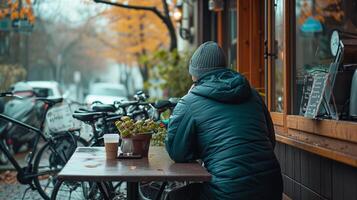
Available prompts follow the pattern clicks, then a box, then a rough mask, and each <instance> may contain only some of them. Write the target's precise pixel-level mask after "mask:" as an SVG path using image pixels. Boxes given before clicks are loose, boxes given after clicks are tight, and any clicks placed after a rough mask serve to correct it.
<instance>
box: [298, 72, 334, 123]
mask: <svg viewBox="0 0 357 200" xmlns="http://www.w3.org/2000/svg"><path fill="white" fill-rule="evenodd" d="M328 76H329V75H328V74H327V73H319V74H316V75H315V76H314V83H313V84H312V88H311V93H310V97H309V101H308V103H307V108H306V112H305V115H304V116H305V117H307V118H312V119H315V118H316V117H317V115H318V113H319V110H320V106H321V103H322V100H323V97H324V94H325V89H326V83H327V80H328Z"/></svg>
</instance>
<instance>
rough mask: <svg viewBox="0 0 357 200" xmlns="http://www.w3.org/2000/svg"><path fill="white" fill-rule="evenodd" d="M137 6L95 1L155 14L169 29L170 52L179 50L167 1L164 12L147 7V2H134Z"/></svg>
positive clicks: (163, 1) (163, 0)
mask: <svg viewBox="0 0 357 200" xmlns="http://www.w3.org/2000/svg"><path fill="white" fill-rule="evenodd" d="M131 1H132V2H134V3H135V4H130V5H129V4H126V3H118V2H109V1H103V0H94V2H96V3H104V4H108V5H112V6H116V7H120V8H126V9H132V10H141V11H150V12H152V13H154V14H155V15H156V16H157V17H158V18H159V19H160V20H161V21H162V22H163V23H164V24H165V25H166V27H167V30H168V31H169V34H170V39H171V43H170V51H172V50H174V49H176V48H177V36H176V31H175V27H174V25H173V23H172V21H171V17H170V11H169V6H168V4H167V1H166V0H161V4H162V11H160V10H159V9H158V8H157V5H156V6H155V5H145V4H147V1H145V2H143V1H133V0H131Z"/></svg>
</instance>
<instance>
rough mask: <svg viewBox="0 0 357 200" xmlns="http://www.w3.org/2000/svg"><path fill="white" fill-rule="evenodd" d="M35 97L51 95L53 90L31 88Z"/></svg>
mask: <svg viewBox="0 0 357 200" xmlns="http://www.w3.org/2000/svg"><path fill="white" fill-rule="evenodd" d="M33 90H34V91H35V94H36V96H37V97H48V96H53V91H52V90H51V89H49V88H35V87H34V88H33Z"/></svg>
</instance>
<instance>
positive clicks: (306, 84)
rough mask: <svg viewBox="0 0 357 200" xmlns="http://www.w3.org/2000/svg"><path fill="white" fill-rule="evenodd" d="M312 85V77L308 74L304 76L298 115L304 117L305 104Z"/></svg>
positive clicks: (307, 101)
mask: <svg viewBox="0 0 357 200" xmlns="http://www.w3.org/2000/svg"><path fill="white" fill-rule="evenodd" d="M313 83H314V77H313V76H312V75H310V74H307V75H305V76H304V83H303V86H302V87H303V88H302V95H301V103H300V115H304V114H305V112H306V108H307V104H308V103H309V98H310V94H311V90H312V84H313Z"/></svg>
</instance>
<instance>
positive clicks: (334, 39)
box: [330, 30, 341, 56]
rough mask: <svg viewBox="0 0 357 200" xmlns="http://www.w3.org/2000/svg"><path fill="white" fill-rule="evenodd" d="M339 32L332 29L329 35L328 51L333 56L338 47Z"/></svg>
mask: <svg viewBox="0 0 357 200" xmlns="http://www.w3.org/2000/svg"><path fill="white" fill-rule="evenodd" d="M340 39H341V38H340V32H339V31H338V30H334V31H332V34H331V37H330V51H331V54H332V55H333V56H336V55H337V51H338V47H339V45H340Z"/></svg>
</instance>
